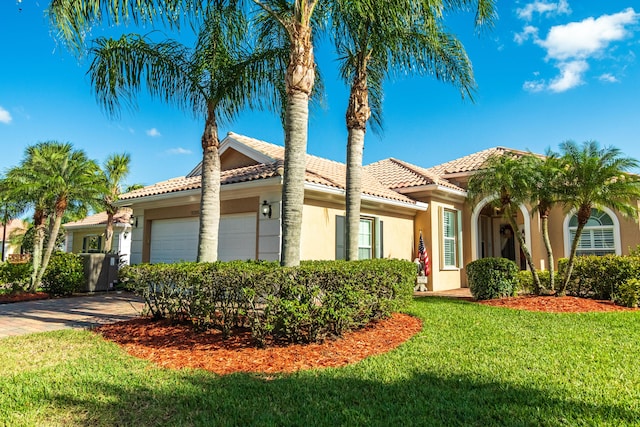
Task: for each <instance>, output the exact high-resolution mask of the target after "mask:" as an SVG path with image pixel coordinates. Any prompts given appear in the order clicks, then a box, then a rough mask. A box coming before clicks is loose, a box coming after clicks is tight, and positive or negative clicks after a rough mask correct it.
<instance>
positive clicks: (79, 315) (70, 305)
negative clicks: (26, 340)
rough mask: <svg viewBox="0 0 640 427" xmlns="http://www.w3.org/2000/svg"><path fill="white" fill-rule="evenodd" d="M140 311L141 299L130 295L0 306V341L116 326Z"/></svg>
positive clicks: (87, 296) (97, 296) (111, 294)
mask: <svg viewBox="0 0 640 427" xmlns="http://www.w3.org/2000/svg"><path fill="white" fill-rule="evenodd" d="M143 307H144V303H143V302H142V299H140V298H139V297H137V296H135V295H133V294H130V293H121V294H118V293H106V294H91V295H82V296H73V297H70V298H57V299H48V300H39V301H28V302H17V303H11V304H0V339H2V338H6V337H10V336H15V335H24V334H31V333H34V332H46V331H55V330H58V329H72V328H74V329H85V328H91V327H93V326H97V325H101V324H105V323H114V322H119V321H121V320H127V319H131V318H134V317H137V316H139V315H140V313H141V311H142V308H143Z"/></svg>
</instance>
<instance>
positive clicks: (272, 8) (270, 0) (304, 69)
mask: <svg viewBox="0 0 640 427" xmlns="http://www.w3.org/2000/svg"><path fill="white" fill-rule="evenodd" d="M253 2H254V3H255V4H256V5H258V6H259V7H261V8H262V9H263V10H264V11H265V12H266V13H267V14H268V15H269V16H271V18H272V19H273V20H274V21H275V22H276V23H278V24H279V26H280V28H281V29H282V30H283V31H284V32H285V34H286V36H287V40H288V43H287V44H288V47H289V52H288V55H289V60H288V65H287V68H286V73H285V76H284V81H285V90H286V92H285V93H286V96H287V99H286V105H285V141H284V146H285V154H284V180H283V188H282V256H281V263H282V265H284V266H289V267H290V266H297V265H299V264H300V236H301V231H302V208H303V204H304V182H305V172H306V153H307V137H308V123H309V99H310V96H311V94H312V91H313V88H314V83H315V79H316V70H315V59H314V51H313V33H314V31H315V30H316V29H317V28H316V26H318V25H320V23H321V19H319V18H318V15H319V16H322V15H323V13H322V11H320V13H318V9H320V8H321V7H322V6H323V2H320V1H319V0H253Z"/></svg>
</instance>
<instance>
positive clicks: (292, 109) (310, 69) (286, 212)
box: [281, 23, 315, 267]
mask: <svg viewBox="0 0 640 427" xmlns="http://www.w3.org/2000/svg"><path fill="white" fill-rule="evenodd" d="M314 79H315V69H314V60H313V45H312V42H311V28H309V26H308V25H302V24H300V23H296V24H295V28H293V30H292V31H291V54H290V57H289V65H288V66H287V73H286V76H285V80H286V90H287V107H286V113H285V115H286V117H285V141H284V145H285V150H284V180H283V186H282V256H281V264H282V265H284V266H287V267H295V266H298V265H300V237H301V232H302V210H303V207H304V182H305V172H306V154H307V133H308V124H309V96H310V94H311V90H312V89H313V83H314Z"/></svg>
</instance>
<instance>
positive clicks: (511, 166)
mask: <svg viewBox="0 0 640 427" xmlns="http://www.w3.org/2000/svg"><path fill="white" fill-rule="evenodd" d="M532 181H533V180H532V175H531V174H530V173H528V170H527V168H526V167H522V159H521V158H520V157H519V156H516V155H514V154H510V153H505V154H503V155H496V156H492V157H490V158H489V159H488V160H487V161H486V162H485V164H484V165H483V168H482V169H481V170H479V171H478V172H476V173H475V174H474V175H472V176H471V178H470V179H469V186H468V189H467V194H468V196H467V197H468V198H469V200H471V201H478V200H479V199H482V198H484V197H487V196H492V197H494V198H493V199H492V201H491V206H493V207H495V208H499V209H500V210H501V212H502V216H503V218H504V219H505V220H506V221H507V222H508V223H509V225H510V226H511V228H512V230H513V232H514V234H515V238H516V239H517V240H518V243H519V244H520V248H521V249H522V252H523V253H524V256H525V259H526V260H527V264H528V265H529V268H530V269H531V274H532V276H533V283H534V292H535V293H536V294H539V293H540V291H541V288H542V286H541V284H540V277H539V276H538V272H537V270H536V267H535V265H534V263H533V258H532V257H531V252H530V251H529V248H528V247H527V244H526V242H525V240H524V236H523V235H522V233H520V232H519V231H518V224H517V223H516V215H517V212H518V209H519V206H520V205H521V204H523V203H525V202H527V201H528V198H529V194H530V192H531V186H532V185H533V182H532Z"/></svg>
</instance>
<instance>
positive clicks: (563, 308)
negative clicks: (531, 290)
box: [478, 295, 637, 313]
mask: <svg viewBox="0 0 640 427" xmlns="http://www.w3.org/2000/svg"><path fill="white" fill-rule="evenodd" d="M478 302H479V303H480V304H485V305H493V306H496V307H508V308H514V309H518V310H530V311H546V312H551V313H586V312H590V311H627V310H637V309H636V308H627V307H621V306H619V305H615V304H614V303H613V302H612V301H599V300H593V299H587V298H577V297H566V296H565V297H556V296H540V297H538V296H532V295H527V296H520V297H513V298H501V299H494V300H486V301H478Z"/></svg>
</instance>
